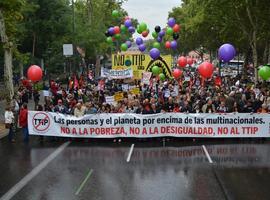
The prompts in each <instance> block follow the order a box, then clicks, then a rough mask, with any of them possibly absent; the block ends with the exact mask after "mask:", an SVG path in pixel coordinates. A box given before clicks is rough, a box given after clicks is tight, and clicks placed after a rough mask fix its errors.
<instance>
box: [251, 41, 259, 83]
mask: <svg viewBox="0 0 270 200" xmlns="http://www.w3.org/2000/svg"><path fill="white" fill-rule="evenodd" d="M251 48H252V60H253V67H254V76H255V85H256V84H257V83H258V52H257V44H256V42H253V44H252V45H251Z"/></svg>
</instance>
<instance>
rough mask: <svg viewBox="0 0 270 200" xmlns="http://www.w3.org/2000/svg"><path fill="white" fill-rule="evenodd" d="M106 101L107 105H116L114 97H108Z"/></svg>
mask: <svg viewBox="0 0 270 200" xmlns="http://www.w3.org/2000/svg"><path fill="white" fill-rule="evenodd" d="M105 101H106V103H107V104H111V105H114V104H115V101H114V96H107V97H105Z"/></svg>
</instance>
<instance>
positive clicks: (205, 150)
mask: <svg viewBox="0 0 270 200" xmlns="http://www.w3.org/2000/svg"><path fill="white" fill-rule="evenodd" d="M202 148H203V150H204V153H205V155H206V157H207V159H208V161H209V163H211V164H212V163H213V161H212V159H211V157H210V155H209V153H208V151H207V149H206V147H205V146H204V145H202Z"/></svg>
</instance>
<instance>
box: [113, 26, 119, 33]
mask: <svg viewBox="0 0 270 200" xmlns="http://www.w3.org/2000/svg"><path fill="white" fill-rule="evenodd" d="M113 30H114V34H120V32H121V30H120V28H119V26H115V27H114V28H113Z"/></svg>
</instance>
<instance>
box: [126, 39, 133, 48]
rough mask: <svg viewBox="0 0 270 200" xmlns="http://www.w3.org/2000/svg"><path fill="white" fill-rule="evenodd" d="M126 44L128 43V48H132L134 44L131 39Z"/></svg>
mask: <svg viewBox="0 0 270 200" xmlns="http://www.w3.org/2000/svg"><path fill="white" fill-rule="evenodd" d="M126 44H127V46H128V48H130V47H131V46H132V43H131V42H130V41H129V40H128V41H126Z"/></svg>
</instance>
